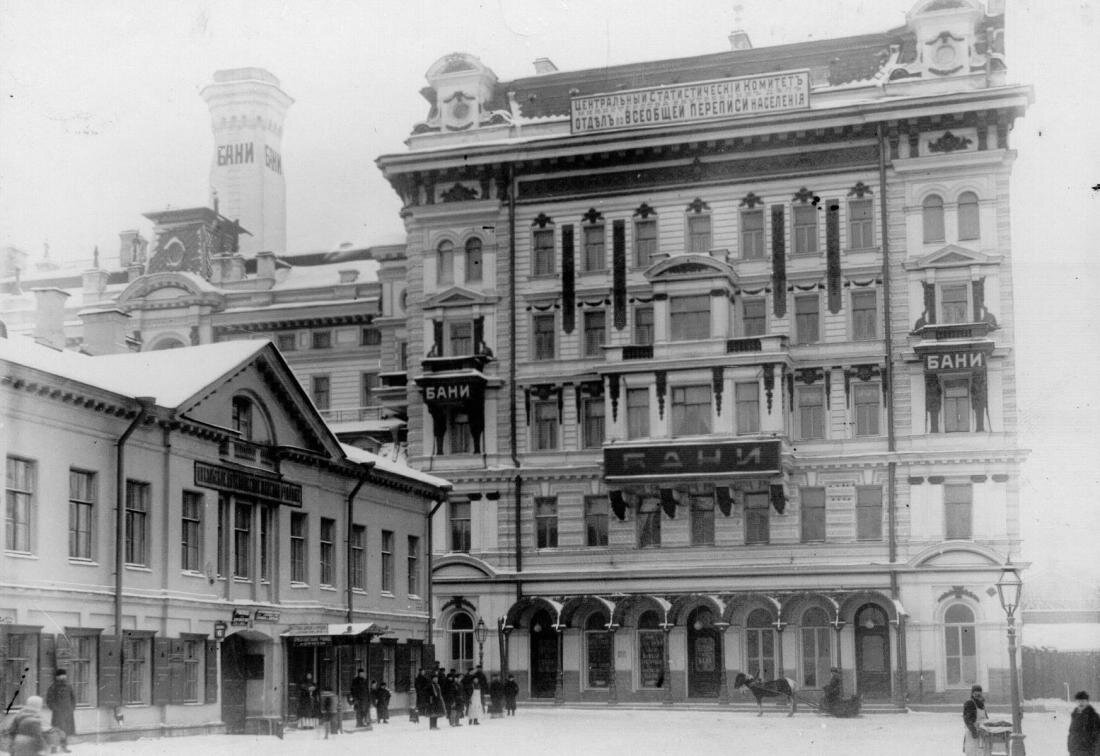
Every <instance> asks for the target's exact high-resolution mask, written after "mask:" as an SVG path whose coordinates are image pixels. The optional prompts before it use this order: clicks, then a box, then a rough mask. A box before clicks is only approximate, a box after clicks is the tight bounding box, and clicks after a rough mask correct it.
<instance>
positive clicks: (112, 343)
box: [80, 307, 130, 355]
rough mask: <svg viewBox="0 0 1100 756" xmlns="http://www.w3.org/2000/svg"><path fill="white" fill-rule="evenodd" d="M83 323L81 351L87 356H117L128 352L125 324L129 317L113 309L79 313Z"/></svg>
mask: <svg viewBox="0 0 1100 756" xmlns="http://www.w3.org/2000/svg"><path fill="white" fill-rule="evenodd" d="M80 319H81V320H82V321H84V343H83V350H84V351H85V352H87V353H88V354H92V355H96V354H119V353H121V352H128V351H130V347H129V345H128V344H127V335H126V323H127V321H128V320H129V319H130V316H129V315H127V314H126V313H125V312H123V311H122V310H119V309H115V308H113V307H109V308H107V309H104V310H85V311H84V312H81V313H80Z"/></svg>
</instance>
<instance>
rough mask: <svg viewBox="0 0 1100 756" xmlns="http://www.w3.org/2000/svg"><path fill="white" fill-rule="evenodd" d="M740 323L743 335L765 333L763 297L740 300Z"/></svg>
mask: <svg viewBox="0 0 1100 756" xmlns="http://www.w3.org/2000/svg"><path fill="white" fill-rule="evenodd" d="M741 324H742V326H743V327H742V333H743V334H744V335H745V336H763V335H764V334H765V333H767V329H768V311H767V302H766V301H765V300H763V299H743V300H741Z"/></svg>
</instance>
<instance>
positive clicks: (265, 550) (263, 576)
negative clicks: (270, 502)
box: [260, 506, 272, 581]
mask: <svg viewBox="0 0 1100 756" xmlns="http://www.w3.org/2000/svg"><path fill="white" fill-rule="evenodd" d="M271 517H272V508H271V507H269V506H260V580H265V581H266V580H271Z"/></svg>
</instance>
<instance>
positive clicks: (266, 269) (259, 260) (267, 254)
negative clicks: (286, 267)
mask: <svg viewBox="0 0 1100 756" xmlns="http://www.w3.org/2000/svg"><path fill="white" fill-rule="evenodd" d="M256 280H257V281H265V280H266V281H269V282H270V283H269V284H268V286H271V285H273V284H274V283H275V253H274V252H272V251H271V250H270V249H265V250H261V251H259V252H257V253H256Z"/></svg>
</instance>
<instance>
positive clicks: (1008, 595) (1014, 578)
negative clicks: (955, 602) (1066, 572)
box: [997, 564, 1025, 756]
mask: <svg viewBox="0 0 1100 756" xmlns="http://www.w3.org/2000/svg"><path fill="white" fill-rule="evenodd" d="M1022 590H1023V581H1022V580H1020V573H1019V571H1018V570H1017V569H1016V568H1015V567H1013V566H1012V565H1011V564H1006V565H1005V566H1004V567H1002V568H1001V577H1000V579H999V580H998V581H997V596H998V597H999V598H1000V600H1001V608H1003V609H1004V610H1005V615H1006V616H1007V617H1008V672H1009V675H1011V677H1012V680H1011V686H1012V687H1011V690H1012V734H1011V735H1009V742H1008V756H1024V753H1025V751H1024V734H1023V732H1021V727H1020V723H1021V720H1022V719H1023V715H1022V714H1021V712H1020V683H1019V680H1018V679H1017V675H1016V610H1017V609H1018V608H1019V606H1020V594H1021V592H1022Z"/></svg>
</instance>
